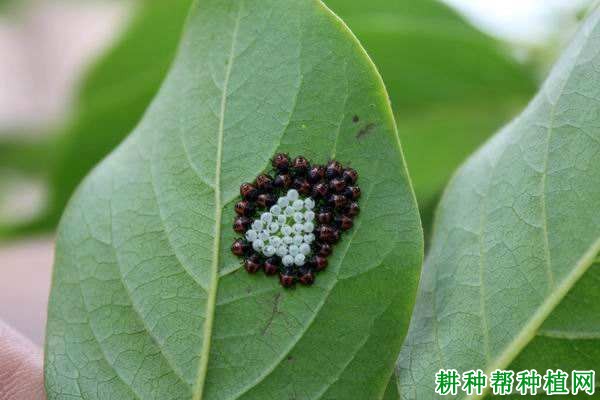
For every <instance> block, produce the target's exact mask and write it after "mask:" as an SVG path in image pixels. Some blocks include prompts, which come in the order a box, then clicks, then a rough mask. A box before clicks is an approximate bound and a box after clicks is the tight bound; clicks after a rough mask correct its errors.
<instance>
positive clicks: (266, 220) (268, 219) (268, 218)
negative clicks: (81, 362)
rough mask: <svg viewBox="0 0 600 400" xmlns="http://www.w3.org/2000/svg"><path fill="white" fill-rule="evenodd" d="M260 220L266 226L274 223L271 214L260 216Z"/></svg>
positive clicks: (265, 213)
mask: <svg viewBox="0 0 600 400" xmlns="http://www.w3.org/2000/svg"><path fill="white" fill-rule="evenodd" d="M260 220H261V221H262V222H263V223H264V224H265V225H266V224H270V223H271V221H273V214H271V213H270V212H264V213H262V214H261V216H260Z"/></svg>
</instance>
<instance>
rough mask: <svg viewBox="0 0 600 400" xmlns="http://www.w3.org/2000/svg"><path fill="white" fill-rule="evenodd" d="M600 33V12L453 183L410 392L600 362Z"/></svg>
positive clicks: (410, 350) (417, 331) (444, 205)
mask: <svg viewBox="0 0 600 400" xmlns="http://www.w3.org/2000/svg"><path fill="white" fill-rule="evenodd" d="M599 35H600V11H596V12H595V13H594V14H593V15H592V16H591V17H590V18H589V21H588V22H587V24H585V25H584V27H583V28H582V30H581V31H580V32H579V34H578V36H577V37H576V38H575V40H574V42H573V43H572V44H571V46H570V47H569V48H568V49H567V50H566V52H565V54H564V55H563V56H562V58H561V60H560V61H559V63H558V64H557V65H556V66H555V68H554V70H553V72H552V73H551V74H550V76H549V78H548V79H547V81H546V83H545V84H544V86H543V88H542V89H541V91H540V93H539V94H538V95H537V96H536V98H535V99H534V100H533V101H532V102H531V104H530V105H529V106H528V107H527V109H526V110H525V111H524V112H523V114H522V115H521V116H520V117H518V118H517V119H516V120H515V121H513V122H512V123H511V124H510V125H509V126H507V127H506V128H505V129H503V130H502V131H501V132H500V133H499V134H498V135H496V136H495V137H494V138H493V139H492V140H491V141H490V142H488V143H487V144H486V145H485V146H484V147H483V148H481V149H480V150H479V151H478V152H477V153H476V154H475V155H474V156H473V157H471V158H470V159H469V161H468V162H467V163H466V164H465V165H464V166H463V167H462V168H461V169H460V170H459V172H458V174H457V175H456V176H455V177H454V179H453V180H452V182H451V184H450V185H449V187H448V189H447V191H446V193H445V195H444V198H443V200H442V202H441V204H440V207H439V209H438V214H437V219H436V225H435V228H434V235H433V238H432V245H431V251H430V253H429V254H428V256H427V260H426V263H425V268H424V271H423V276H422V281H421V287H420V290H419V292H420V293H419V295H418V298H417V305H416V306H415V312H414V314H413V319H412V322H411V328H410V331H409V335H408V336H407V340H406V342H405V346H404V348H403V351H402V352H401V355H400V360H399V364H398V371H397V372H398V375H399V389H400V394H401V397H402V398H404V399H414V398H416V399H420V400H421V399H423V400H425V399H433V398H437V396H436V395H435V394H434V392H433V390H434V387H435V384H434V376H435V373H436V372H437V371H438V369H440V368H456V369H458V370H461V371H464V370H469V369H474V368H481V369H483V370H485V371H488V372H489V371H491V370H494V369H496V368H505V367H509V366H510V365H511V363H513V362H514V364H513V366H514V367H515V368H517V367H518V368H525V367H537V368H538V369H541V370H545V368H546V367H550V366H553V367H555V368H556V367H560V368H563V369H569V368H576V367H577V368H580V369H586V367H588V368H589V367H590V365H591V364H593V363H594V362H595V363H596V367H597V360H598V347H599V346H598V344H599V343H600V342H599V341H598V340H599V337H600V336H599V332H600V320H599V319H598V318H597V317H598V304H600V297H599V293H600V291H599V288H600V285H599V283H598V282H599V281H598V269H597V267H592V265H593V262H594V258H595V256H596V254H597V253H598V251H599V250H600V163H598V155H599V154H600V130H599V129H598V126H600V125H599V124H600V100H598V99H600V72H599V70H598V68H597V65H598V63H599V62H600V46H599V43H600V42H599V41H598V37H599ZM588 311H589V312H590V313H596V314H595V315H594V316H593V317H590V318H586V316H587V315H588V314H587V312H588ZM549 345H551V346H552V347H551V348H545V349H544V350H545V351H546V352H547V353H552V354H547V355H546V356H545V357H540V356H539V355H540V353H542V352H543V350H542V346H544V347H545V346H549ZM589 357H591V358H589ZM594 357H595V358H594ZM462 397H464V395H463V396H462Z"/></svg>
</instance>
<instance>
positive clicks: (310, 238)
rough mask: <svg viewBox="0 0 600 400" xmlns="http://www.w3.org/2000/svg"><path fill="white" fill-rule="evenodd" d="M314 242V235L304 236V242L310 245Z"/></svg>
mask: <svg viewBox="0 0 600 400" xmlns="http://www.w3.org/2000/svg"><path fill="white" fill-rule="evenodd" d="M314 241H315V234H314V233H309V234H306V235H304V242H305V243H308V244H311V243H312V242H314Z"/></svg>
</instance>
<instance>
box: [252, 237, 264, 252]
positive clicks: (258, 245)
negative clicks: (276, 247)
mask: <svg viewBox="0 0 600 400" xmlns="http://www.w3.org/2000/svg"><path fill="white" fill-rule="evenodd" d="M264 245H265V242H263V241H262V240H261V239H256V240H255V241H254V242H253V243H252V248H253V249H254V250H256V251H261V250H262V249H263V247H264Z"/></svg>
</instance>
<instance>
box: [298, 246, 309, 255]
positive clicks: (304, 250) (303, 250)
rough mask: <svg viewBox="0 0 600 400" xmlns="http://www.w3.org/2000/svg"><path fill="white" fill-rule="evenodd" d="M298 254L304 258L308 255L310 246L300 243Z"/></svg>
mask: <svg viewBox="0 0 600 400" xmlns="http://www.w3.org/2000/svg"><path fill="white" fill-rule="evenodd" d="M300 253H302V254H304V255H305V256H307V255H309V254H310V246H309V245H308V244H307V243H302V244H301V245H300Z"/></svg>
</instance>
